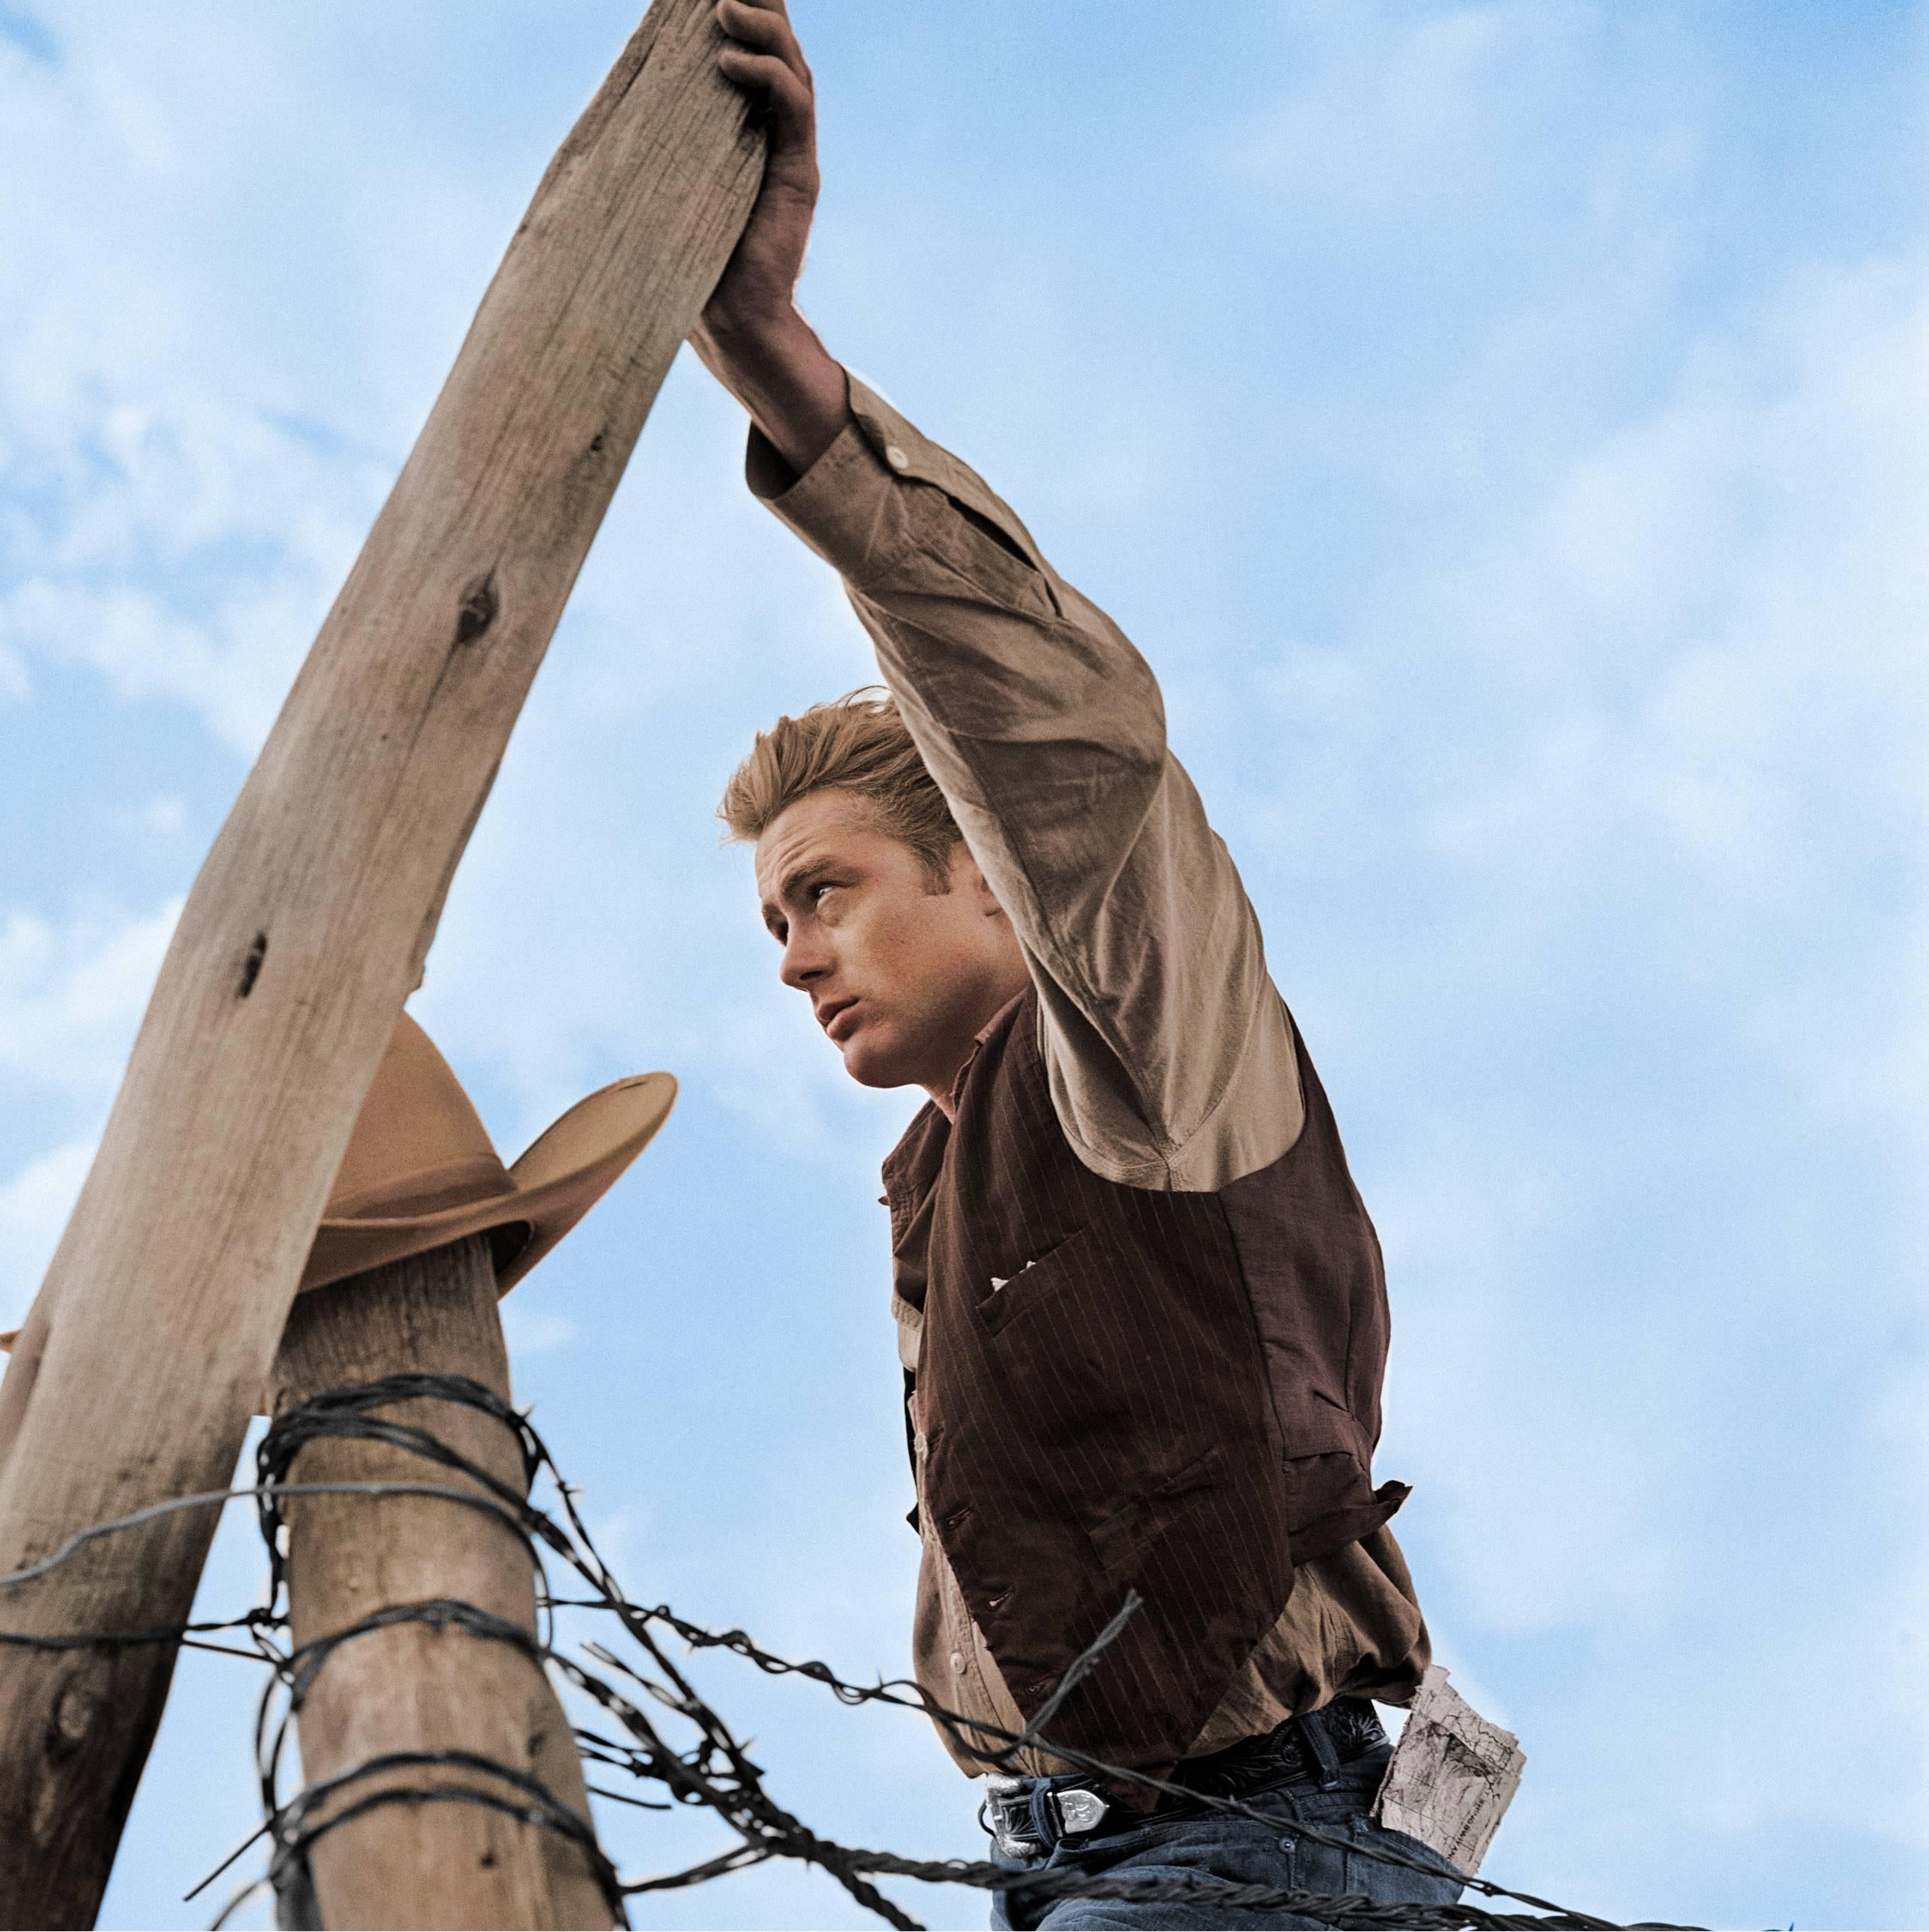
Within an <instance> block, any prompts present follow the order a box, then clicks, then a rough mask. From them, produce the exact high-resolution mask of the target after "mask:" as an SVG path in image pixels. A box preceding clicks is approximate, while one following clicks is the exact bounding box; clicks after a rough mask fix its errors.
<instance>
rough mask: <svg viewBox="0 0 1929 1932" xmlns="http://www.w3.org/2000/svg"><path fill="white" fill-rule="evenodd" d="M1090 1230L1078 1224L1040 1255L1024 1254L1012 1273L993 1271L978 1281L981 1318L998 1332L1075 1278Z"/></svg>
mask: <svg viewBox="0 0 1929 1932" xmlns="http://www.w3.org/2000/svg"><path fill="white" fill-rule="evenodd" d="M1087 1231H1088V1230H1086V1229H1084V1228H1083V1227H1075V1228H1074V1229H1072V1230H1071V1233H1068V1234H1062V1235H1060V1236H1059V1237H1058V1238H1057V1239H1056V1240H1055V1241H1052V1242H1050V1243H1048V1244H1047V1246H1044V1248H1043V1249H1041V1252H1039V1253H1038V1254H1036V1255H1020V1257H1019V1258H1017V1259H1016V1261H1013V1263H1012V1264H1011V1269H1012V1272H1011V1273H1010V1274H1009V1275H992V1276H990V1277H989V1279H986V1280H985V1281H983V1282H980V1283H979V1284H978V1319H980V1321H981V1322H983V1323H984V1325H985V1327H986V1329H987V1330H989V1332H990V1333H992V1334H998V1332H999V1331H1000V1330H1001V1329H1003V1328H1006V1327H1007V1326H1008V1325H1010V1323H1011V1322H1014V1321H1016V1319H1018V1318H1019V1317H1020V1316H1022V1315H1023V1314H1024V1313H1026V1310H1029V1309H1032V1308H1035V1307H1038V1304H1040V1303H1041V1302H1042V1301H1048V1300H1049V1299H1050V1298H1051V1296H1052V1295H1053V1294H1054V1293H1055V1292H1056V1291H1057V1290H1058V1289H1061V1288H1063V1287H1064V1286H1065V1285H1066V1283H1067V1282H1071V1281H1072V1280H1074V1279H1076V1278H1077V1277H1078V1274H1079V1273H1080V1272H1081V1262H1082V1261H1084V1259H1085V1258H1086V1255H1087V1249H1088V1247H1089V1245H1090V1244H1089V1243H1088V1241H1087Z"/></svg>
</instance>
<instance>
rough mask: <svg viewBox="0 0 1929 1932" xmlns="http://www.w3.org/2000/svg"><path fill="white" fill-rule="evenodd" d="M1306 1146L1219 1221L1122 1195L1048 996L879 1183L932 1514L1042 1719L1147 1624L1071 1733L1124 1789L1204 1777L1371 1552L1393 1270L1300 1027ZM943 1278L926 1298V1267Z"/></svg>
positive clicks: (1060, 1729)
mask: <svg viewBox="0 0 1929 1932" xmlns="http://www.w3.org/2000/svg"><path fill="white" fill-rule="evenodd" d="M1294 1046H1295V1053H1296V1055H1297V1056H1298V1065H1299V1073H1300V1080H1301V1087H1302V1090H1303V1091H1304V1095H1305V1100H1306V1124H1305V1126H1304V1128H1303V1130H1301V1134H1300V1136H1299V1139H1298V1141H1297V1142H1295V1144H1294V1145H1293V1146H1292V1148H1291V1149H1290V1150H1289V1151H1288V1152H1287V1153H1286V1154H1283V1155H1282V1157H1280V1158H1279V1160H1276V1161H1275V1162H1274V1163H1273V1164H1272V1165H1271V1166H1269V1167H1266V1168H1262V1169H1260V1171H1259V1172H1257V1173H1255V1174H1250V1175H1246V1176H1245V1177H1244V1178H1242V1179H1240V1180H1239V1181H1237V1182H1234V1183H1233V1185H1231V1186H1230V1187H1228V1188H1224V1189H1223V1190H1222V1191H1221V1192H1219V1193H1218V1194H1176V1193H1154V1192H1151V1191H1148V1190H1145V1189H1142V1188H1127V1187H1121V1186H1120V1185H1117V1184H1116V1183H1114V1182H1110V1181H1106V1180H1104V1179H1102V1178H1100V1177H1099V1175H1096V1174H1094V1173H1093V1172H1092V1171H1091V1170H1090V1169H1089V1168H1087V1166H1084V1163H1082V1162H1081V1161H1080V1160H1079V1159H1078V1156H1077V1155H1076V1154H1074V1153H1073V1151H1072V1150H1071V1146H1070V1145H1069V1144H1068V1142H1066V1140H1065V1135H1064V1133H1063V1131H1062V1129H1061V1128H1060V1127H1059V1123H1058V1119H1057V1117H1056V1114H1054V1112H1053V1108H1052V1104H1051V1097H1050V1092H1049V1090H1048V1089H1047V1081H1046V1072H1045V1067H1044V1059H1043V1056H1042V1054H1041V1050H1040V1047H1039V1042H1038V1000H1037V996H1036V995H1035V993H1031V992H1028V993H1026V995H1024V996H1023V998H1020V999H1018V1000H1016V1001H1013V1003H1012V1004H1011V1005H1010V1007H1007V1009H1006V1010H1005V1011H1004V1013H1002V1014H1001V1015H1000V1016H999V1017H998V1019H996V1020H995V1022H994V1023H992V1026H991V1028H990V1029H989V1030H988V1031H987V1032H986V1034H985V1035H984V1036H983V1040H982V1041H981V1043H980V1046H979V1048H978V1050H977V1055H976V1056H975V1057H974V1059H973V1060H972V1062H971V1064H970V1065H969V1066H968V1068H966V1070H965V1072H964V1080H963V1083H962V1085H961V1088H960V1090H959V1092H958V1107H957V1119H956V1121H955V1123H949V1122H947V1121H946V1119H945V1117H944V1116H943V1114H942V1113H940V1111H938V1109H937V1108H936V1107H928V1108H925V1111H923V1112H922V1113H921V1114H919V1117H918V1118H917V1119H916V1120H915V1121H914V1122H913V1123H912V1126H911V1128H910V1130H909V1132H908V1133H906V1135H905V1136H904V1139H903V1140H902V1141H901V1142H900V1143H899V1145H898V1146H897V1148H896V1150H895V1151H894V1152H893V1153H892V1154H891V1157H890V1159H889V1160H887V1161H886V1162H885V1170H884V1178H885V1189H886V1199H887V1200H888V1203H889V1205H890V1207H891V1236H892V1246H893V1248H894V1251H895V1252H896V1253H897V1257H898V1261H899V1269H898V1282H897V1286H898V1292H900V1294H901V1295H903V1296H904V1297H905V1298H906V1300H908V1301H912V1302H913V1304H922V1307H923V1310H924V1330H923V1342H922V1350H921V1355H920V1367H919V1377H918V1393H919V1407H920V1409H921V1411H922V1417H923V1423H924V1429H925V1444H926V1446H925V1490H924V1502H925V1508H926V1509H927V1510H928V1512H930V1514H931V1518H932V1519H933V1522H934V1527H935V1529H936V1530H937V1534H938V1536H939V1537H940V1539H941V1541H942V1542H943V1546H944V1551H945V1554H946V1557H947V1558H949V1561H950V1564H951V1567H952V1570H953V1572H954V1573H955V1576H957V1579H958V1585H959V1587H960V1588H961V1590H962V1591H963V1592H964V1600H965V1603H966V1604H967V1606H968V1607H969V1609H970V1610H971V1615H972V1617H973V1619H974V1620H975V1621H976V1622H977V1625H978V1627H979V1628H980V1630H981V1631H983V1633H984V1635H985V1640H986V1643H987V1644H988V1646H989V1648H990V1650H991V1652H992V1656H993V1658H995V1660H996V1661H997V1663H998V1668H999V1670H1000V1671H1001V1673H1002V1674H1003V1675H1004V1680H1005V1682H1006V1683H1007V1686H1009V1687H1010V1691H1011V1694H1012V1695H1013V1698H1014V1699H1015V1700H1016V1702H1017V1704H1018V1706H1019V1707H1020V1710H1023V1711H1024V1712H1025V1713H1026V1715H1027V1716H1028V1717H1029V1716H1030V1715H1031V1713H1032V1712H1034V1711H1035V1710H1036V1709H1037V1708H1038V1706H1039V1705H1040V1704H1041V1703H1042V1702H1043V1701H1044V1698H1045V1696H1046V1695H1047V1693H1048V1692H1050V1689H1051V1688H1052V1686H1053V1685H1054V1684H1055V1683H1056V1681H1057V1680H1058V1679H1059V1676H1060V1675H1061V1674H1062V1673H1063V1671H1065V1668H1066V1666H1067V1665H1069V1664H1070V1663H1071V1661H1072V1660H1073V1658H1075V1657H1076V1656H1078V1654H1079V1652H1081V1650H1083V1649H1084V1648H1085V1647H1086V1646H1087V1645H1088V1644H1090V1642H1091V1641H1092V1640H1093V1637H1096V1635H1097V1634H1098V1632H1099V1630H1100V1628H1102V1626H1103V1625H1104V1624H1105V1622H1106V1620H1107V1619H1108V1618H1109V1617H1110V1616H1111V1614H1112V1613H1114V1611H1115V1610H1116V1609H1117V1608H1118V1606H1119V1604H1120V1602H1121V1601H1122V1600H1123V1597H1124V1596H1125V1594H1126V1592H1127V1590H1128V1589H1135V1590H1136V1591H1138V1592H1139V1594H1140V1595H1141V1596H1142V1597H1144V1599H1145V1607H1144V1608H1143V1609H1141V1610H1140V1611H1139V1613H1138V1614H1137V1616H1135V1617H1134V1618H1133V1620H1132V1622H1130V1624H1129V1625H1127V1628H1126V1630H1125V1631H1124V1633H1123V1635H1122V1636H1121V1637H1120V1638H1119V1639H1118V1640H1117V1642H1116V1643H1114V1645H1113V1646H1112V1647H1111V1649H1110V1650H1109V1651H1108V1652H1107V1653H1106V1655H1105V1659H1104V1661H1102V1664H1101V1665H1099V1668H1097V1669H1096V1671H1093V1673H1092V1674H1090V1676H1089V1677H1087V1678H1086V1679H1085V1680H1084V1683H1081V1685H1080V1686H1078V1688H1077V1689H1075V1690H1074V1692H1072V1694H1071V1697H1070V1698H1069V1699H1068V1701H1067V1702H1066V1703H1065V1704H1064V1705H1063V1706H1062V1707H1061V1709H1060V1710H1059V1713H1058V1714H1057V1716H1056V1717H1055V1718H1054V1719H1053V1722H1052V1724H1051V1726H1050V1734H1051V1735H1052V1737H1053V1738H1055V1739H1056V1741H1059V1742H1061V1743H1065V1744H1071V1745H1074V1746H1076V1747H1078V1748H1080V1749H1081V1750H1086V1751H1089V1752H1090V1753H1093V1755H1094V1756H1098V1757H1100V1758H1102V1759H1106V1760H1107V1761H1108V1762H1112V1763H1115V1764H1120V1765H1126V1766H1128V1767H1130V1768H1134V1769H1141V1770H1147V1771H1151V1772H1163V1770H1165V1769H1166V1768H1169V1766H1170V1765H1172V1763H1174V1762H1175V1761H1176V1760H1177V1759H1178V1758H1179V1757H1181V1756H1182V1755H1183V1754H1184V1753H1185V1750H1186V1747H1187V1746H1188V1744H1190V1743H1191V1741H1192V1740H1193V1738H1195V1737H1197V1735H1198V1734H1199V1732H1200V1728H1201V1726H1203V1724H1204V1723H1205V1722H1206V1719H1207V1717H1208V1716H1210V1714H1211V1713H1212V1711H1213V1710H1214V1709H1215V1708H1216V1707H1217V1706H1218V1703H1219V1701H1220V1699H1221V1697H1222V1696H1223V1695H1224V1692H1225V1691H1226V1689H1227V1686H1228V1685H1229V1684H1230V1683H1231V1681H1232V1679H1233V1677H1234V1674H1235V1673H1236V1672H1237V1670H1238V1668H1239V1667H1240V1665H1241V1664H1242V1663H1243V1661H1244V1660H1245V1658H1246V1655H1247V1653H1248V1652H1249V1651H1250V1650H1251V1649H1252V1647H1253V1646H1254V1645H1255V1643H1258V1640H1259V1639H1260V1638H1261V1637H1262V1636H1263V1635H1264V1633H1265V1632H1266V1631H1267V1630H1268V1629H1270V1628H1271V1626H1272V1625H1273V1624H1274V1623H1275V1622H1276V1621H1277V1620H1278V1619H1279V1614H1280V1613H1281V1612H1282V1610H1283V1609H1285V1603H1286V1598H1287V1595H1288V1594H1289V1591H1290V1590H1291V1588H1292V1573H1293V1563H1294V1561H1295V1558H1298V1559H1301V1560H1304V1559H1305V1558H1310V1557H1314V1556H1319V1555H1322V1554H1325V1552H1326V1551H1330V1550H1334V1549H1337V1548H1341V1546H1342V1545H1344V1544H1347V1543H1349V1542H1353V1541H1355V1540H1356V1539H1358V1538H1359V1537H1361V1536H1365V1534H1367V1533H1368V1531H1369V1530H1373V1529H1375V1528H1377V1527H1378V1526H1379V1525H1380V1524H1382V1523H1383V1522H1385V1521H1386V1519H1387V1518H1389V1516H1391V1515H1392V1513H1393V1512H1394V1511H1395V1510H1396V1509H1398V1508H1399V1506H1400V1505H1401V1503H1402V1502H1403V1501H1405V1498H1406V1495H1407V1490H1406V1487H1405V1485H1404V1484H1399V1483H1388V1484H1384V1485H1383V1486H1382V1487H1380V1489H1379V1490H1374V1487H1373V1486H1372V1478H1371V1473H1370V1468H1371V1458H1372V1453H1373V1450H1374V1445H1375V1444H1376V1443H1377V1441H1378V1439H1379V1435H1380V1379H1381V1377H1382V1374H1383V1371H1384V1369H1385V1367H1386V1340H1387V1313H1386V1285H1385V1278H1384V1276H1383V1272H1382V1269H1381V1264H1380V1244H1379V1242H1378V1240H1377V1237H1375V1235H1374V1231H1373V1224H1372V1223H1371V1221H1369V1220H1368V1218H1367V1215H1366V1209H1365V1207H1364V1206H1363V1205H1362V1203H1361V1201H1360V1198H1359V1194H1358V1193H1357V1192H1356V1190H1355V1188H1354V1187H1353V1180H1352V1177H1351V1176H1350V1174H1349V1173H1348V1172H1347V1162H1346V1155H1345V1153H1344V1150H1343V1149H1342V1148H1341V1145H1340V1137H1339V1134H1338V1132H1337V1130H1336V1129H1335V1127H1334V1123H1333V1117H1332V1113H1331V1109H1330V1108H1328V1105H1327V1103H1326V1096H1325V1093H1324V1092H1323V1091H1322V1090H1321V1087H1320V1085H1319V1078H1318V1076H1317V1075H1316V1074H1315V1073H1314V1072H1313V1066H1312V1063H1311V1062H1310V1061H1309V1060H1308V1059H1307V1056H1306V1052H1305V1049H1304V1046H1303V1045H1301V1044H1300V1041H1299V1038H1298V1029H1297V1028H1295V1029H1294ZM921 1254H922V1255H923V1256H925V1258H926V1270H927V1272H926V1273H925V1278H924V1279H919V1270H918V1267H917V1258H918V1257H919V1255H921Z"/></svg>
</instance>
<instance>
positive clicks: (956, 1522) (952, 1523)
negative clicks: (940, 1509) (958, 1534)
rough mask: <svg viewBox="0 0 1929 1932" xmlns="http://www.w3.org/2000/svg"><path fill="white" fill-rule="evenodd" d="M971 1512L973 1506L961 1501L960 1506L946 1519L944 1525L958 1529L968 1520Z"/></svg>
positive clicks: (950, 1528)
mask: <svg viewBox="0 0 1929 1932" xmlns="http://www.w3.org/2000/svg"><path fill="white" fill-rule="evenodd" d="M970 1516H971V1505H970V1504H969V1503H968V1502H961V1503H960V1504H959V1505H958V1507H957V1508H956V1509H954V1510H953V1511H952V1512H951V1514H950V1515H949V1516H947V1517H946V1518H945V1519H944V1527H946V1529H947V1530H955V1529H958V1528H959V1527H961V1525H962V1524H964V1522H965V1521H968V1518H970Z"/></svg>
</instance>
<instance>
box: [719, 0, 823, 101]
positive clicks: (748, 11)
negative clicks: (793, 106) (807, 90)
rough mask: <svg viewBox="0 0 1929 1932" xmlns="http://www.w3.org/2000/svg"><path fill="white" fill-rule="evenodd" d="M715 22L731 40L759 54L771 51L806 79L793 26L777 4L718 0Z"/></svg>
mask: <svg viewBox="0 0 1929 1932" xmlns="http://www.w3.org/2000/svg"><path fill="white" fill-rule="evenodd" d="M717 25H718V26H720V27H721V28H722V29H723V31H724V32H725V33H726V35H728V36H729V38H730V39H732V41H737V42H738V43H740V44H741V45H743V46H744V47H751V48H753V49H754V50H756V51H757V53H770V54H775V56H776V57H777V58H778V60H781V61H782V62H783V63H784V64H785V65H786V66H787V67H789V68H790V69H792V71H793V72H795V73H796V75H798V76H799V78H802V79H803V80H806V81H808V80H809V78H810V69H809V67H807V66H806V65H805V64H804V50H803V49H802V47H800V46H799V44H798V43H797V35H796V29H794V28H793V27H792V26H791V25H790V21H789V20H787V19H786V18H785V17H784V12H783V10H782V8H781V7H778V6H763V5H756V4H754V0H720V5H718V7H717Z"/></svg>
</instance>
